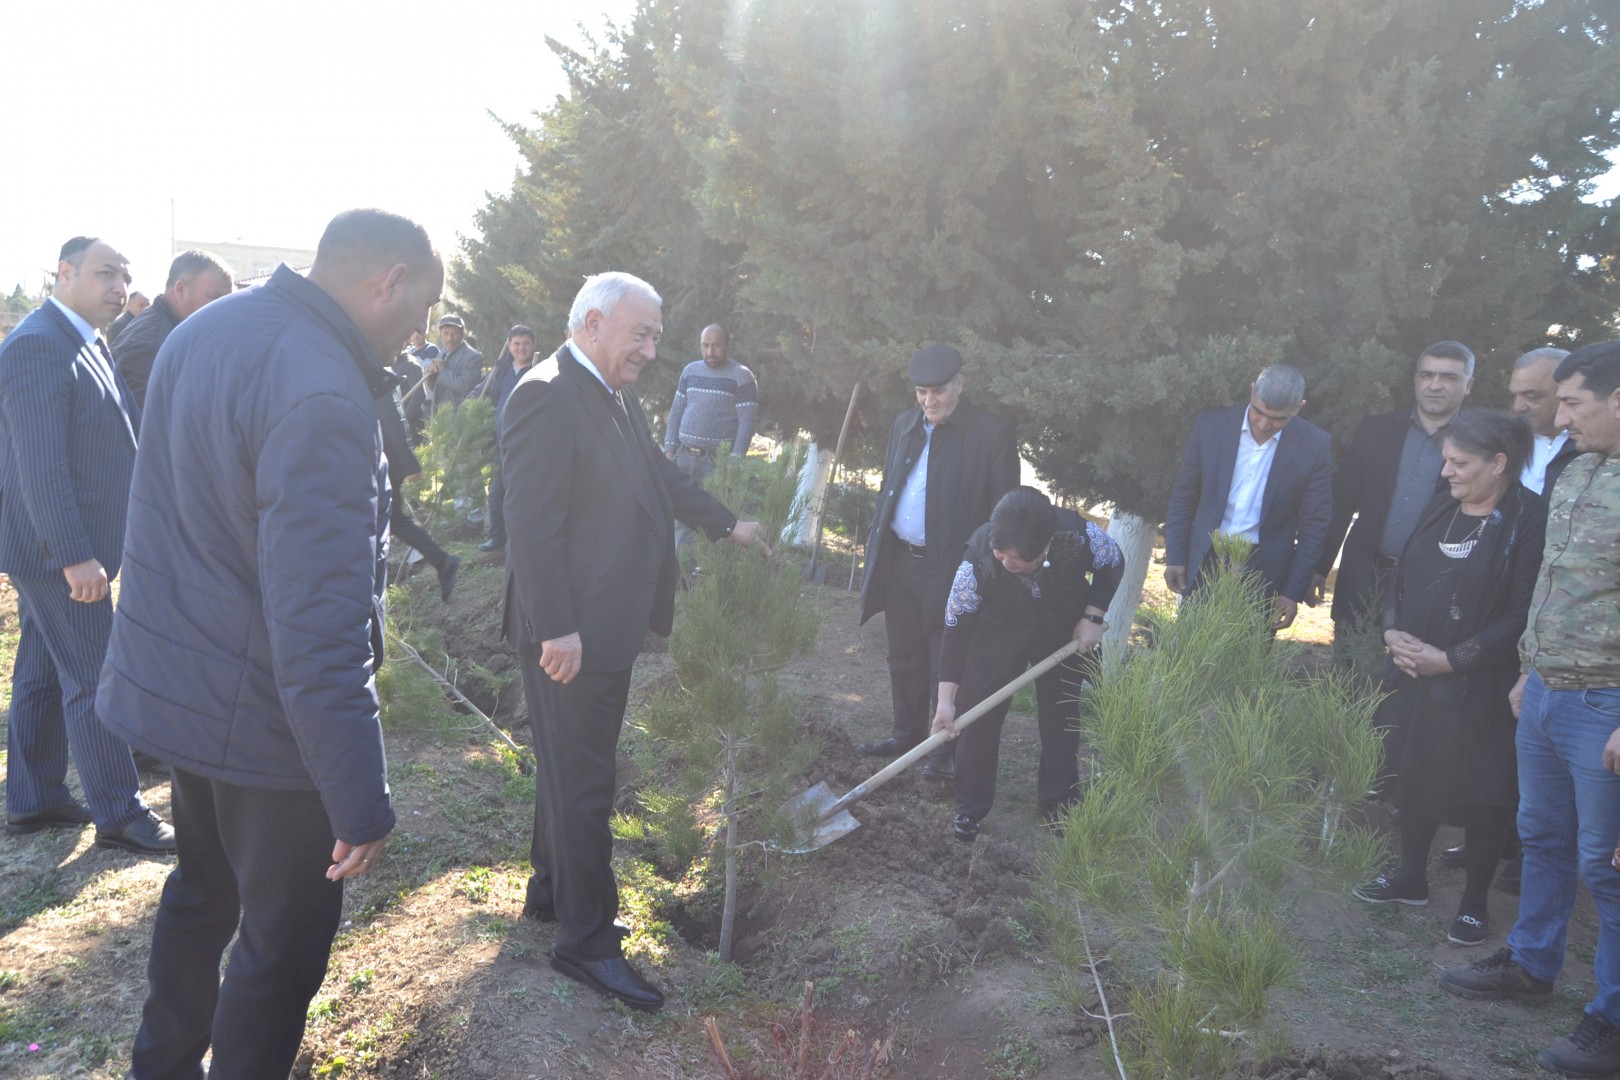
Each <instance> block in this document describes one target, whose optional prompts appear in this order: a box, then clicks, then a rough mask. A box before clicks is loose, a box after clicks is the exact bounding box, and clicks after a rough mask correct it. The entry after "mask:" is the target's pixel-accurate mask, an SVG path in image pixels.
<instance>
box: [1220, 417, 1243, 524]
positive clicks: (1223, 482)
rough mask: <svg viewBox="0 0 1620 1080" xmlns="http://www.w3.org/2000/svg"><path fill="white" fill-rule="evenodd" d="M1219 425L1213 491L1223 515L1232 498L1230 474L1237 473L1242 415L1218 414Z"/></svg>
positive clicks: (1241, 433)
mask: <svg viewBox="0 0 1620 1080" xmlns="http://www.w3.org/2000/svg"><path fill="white" fill-rule="evenodd" d="M1244 407H1245V408H1247V406H1244ZM1220 424H1221V430H1220V431H1219V433H1218V434H1217V436H1216V442H1215V446H1216V449H1217V450H1218V451H1219V452H1218V453H1217V454H1216V455H1215V490H1216V491H1217V492H1219V493H1220V497H1221V506H1222V508H1223V509H1222V511H1221V512H1222V513H1223V514H1224V513H1225V509H1224V508H1225V506H1226V504H1227V503H1228V502H1230V501H1231V498H1232V474H1233V473H1234V472H1236V471H1237V453H1238V440H1240V439H1242V438H1243V437H1244V436H1243V414H1242V413H1234V412H1232V411H1231V410H1227V411H1226V412H1224V413H1221V414H1220ZM1215 524H1216V525H1219V524H1220V518H1216V520H1215Z"/></svg>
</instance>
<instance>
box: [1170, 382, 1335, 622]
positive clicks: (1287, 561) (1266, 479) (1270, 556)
mask: <svg viewBox="0 0 1620 1080" xmlns="http://www.w3.org/2000/svg"><path fill="white" fill-rule="evenodd" d="M1304 404H1305V376H1303V375H1301V374H1300V373H1299V371H1298V370H1296V369H1295V368H1293V367H1290V366H1289V365H1287V364H1272V365H1271V366H1270V367H1268V368H1266V369H1265V370H1264V371H1262V372H1261V373H1260V377H1259V378H1257V379H1255V381H1254V383H1253V385H1252V386H1251V387H1250V388H1249V403H1248V404H1247V405H1233V406H1231V407H1229V408H1225V409H1209V410H1207V411H1205V412H1201V413H1199V414H1198V417H1197V419H1196V420H1194V421H1193V430H1192V434H1191V436H1189V437H1188V439H1187V444H1186V446H1185V447H1183V448H1182V451H1181V467H1180V469H1179V470H1178V471H1177V473H1176V482H1175V486H1174V487H1172V488H1171V490H1170V508H1169V511H1168V512H1167V513H1166V515H1165V522H1164V538H1165V549H1164V563H1165V566H1164V582H1165V584H1166V585H1168V586H1169V587H1170V590H1171V591H1172V592H1176V593H1181V594H1182V595H1188V594H1190V593H1192V592H1194V591H1196V590H1197V588H1198V584H1199V577H1200V574H1201V572H1202V571H1203V570H1204V568H1205V567H1206V566H1207V565H1208V563H1209V562H1210V561H1211V559H1212V558H1213V555H1212V550H1213V541H1212V539H1211V537H1212V536H1213V534H1214V533H1216V532H1222V533H1227V534H1230V535H1232V536H1241V537H1243V538H1244V539H1245V540H1248V541H1249V542H1250V543H1252V544H1253V545H1254V550H1253V552H1252V554H1251V555H1250V556H1249V562H1248V568H1249V569H1250V570H1252V571H1254V572H1255V573H1257V574H1259V575H1260V577H1261V578H1263V579H1264V580H1265V582H1266V584H1267V586H1268V587H1269V588H1270V590H1271V591H1272V593H1273V596H1274V598H1275V602H1276V618H1275V621H1274V622H1273V624H1272V625H1273V628H1274V629H1277V630H1282V629H1286V628H1287V627H1288V626H1290V625H1292V624H1293V621H1294V617H1295V615H1296V614H1298V611H1299V602H1300V601H1301V600H1305V601H1306V602H1307V603H1308V602H1309V599H1310V578H1311V574H1312V572H1313V569H1314V566H1315V562H1316V559H1317V558H1318V557H1319V556H1320V555H1321V553H1322V544H1323V543H1324V541H1325V539H1326V536H1327V527H1328V521H1329V518H1330V517H1331V515H1332V510H1333V497H1332V471H1333V462H1332V446H1331V442H1330V440H1329V438H1328V434H1327V432H1325V431H1323V430H1322V429H1321V428H1319V427H1317V426H1316V425H1315V424H1312V423H1311V422H1310V421H1309V420H1302V419H1300V418H1299V410H1300V408H1301V407H1302V406H1303V405H1304Z"/></svg>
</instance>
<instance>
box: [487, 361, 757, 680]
mask: <svg viewBox="0 0 1620 1080" xmlns="http://www.w3.org/2000/svg"><path fill="white" fill-rule="evenodd" d="M623 397H624V403H625V410H624V412H623V413H620V412H619V407H618V405H616V404H615V403H614V401H613V397H612V395H611V394H609V393H608V390H607V388H606V387H604V386H603V385H602V383H600V382H599V381H597V379H596V376H594V375H592V374H591V373H590V372H589V371H587V370H586V369H585V367H584V366H583V365H582V364H580V363H579V361H577V360H575V359H574V356H573V354H572V352H570V351H569V349H568V346H566V345H564V346H563V347H562V348H561V349H559V350H558V351H557V354H556V356H555V357H554V362H548V363H544V364H535V365H534V366H533V367H531V368H530V369H529V371H528V373H527V374H525V375H524V376H523V378H522V379H520V380H519V381H518V384H517V386H516V387H515V388H514V389H513V390H512V396H511V397H509V398H508V399H507V402H506V410H505V412H504V413H503V416H502V423H501V434H500V454H501V475H502V476H504V477H505V478H506V503H505V505H506V531H507V536H508V539H509V543H508V545H507V555H506V610H505V614H504V616H503V621H502V626H503V629H504V631H505V634H506V637H507V640H509V641H512V642H518V641H520V640H522V639H523V638H524V637H526V638H527V640H528V641H529V642H530V643H531V644H533V645H536V646H538V645H541V644H543V643H544V642H547V641H550V640H552V639H554V638H561V637H566V636H568V635H569V634H572V633H578V634H579V636H580V642H581V652H582V655H581V665H582V669H583V670H585V671H597V672H611V671H625V670H628V669H629V668H630V666H631V664H632V663H634V661H635V658H636V654H637V653H639V652H640V651H641V643H642V640H643V639H644V638H645V637H646V636H647V631H648V630H649V629H651V630H652V631H653V632H654V633H657V634H662V635H668V634H669V632H670V629H671V628H672V627H673V625H674V622H675V584H676V581H677V580H678V579H679V576H680V571H679V567H678V565H677V564H676V561H675V520H676V518H679V519H680V520H681V521H682V522H684V523H686V524H687V525H691V526H693V527H694V528H700V529H702V530H704V531H705V532H706V533H708V534H709V536H710V537H711V538H714V539H719V538H720V537H722V536H724V535H725V534H726V533H727V532H729V531H730V529H731V528H732V526H733V525H735V524H736V521H737V519H736V516H735V515H733V514H732V513H731V512H730V511H729V510H727V509H726V508H725V507H724V506H722V505H721V504H720V503H719V502H718V501H717V500H716V499H715V498H714V497H713V496H712V495H709V494H708V493H707V492H705V491H704V490H703V488H702V487H700V486H699V485H698V484H697V483H695V482H694V481H693V480H692V479H691V478H690V477H688V476H686V475H685V474H684V473H682V472H681V471H680V469H678V468H677V467H676V465H675V463H674V462H673V461H670V460H668V459H667V458H665V457H664V454H663V451H661V450H660V449H659V448H658V447H657V445H656V444H654V442H653V440H652V436H651V434H649V433H648V431H647V420H646V417H645V416H643V415H642V412H641V403H640V402H639V401H637V400H636V397H635V395H634V394H633V393H630V392H629V391H628V390H626V391H624V392H623ZM616 413H618V418H617V420H616V419H615V414H616ZM625 414H628V421H629V426H630V430H631V433H632V438H633V445H632V442H629V441H626V440H625V438H624V437H623V436H622V435H621V434H620V431H619V427H618V425H619V424H622V423H624V422H625V419H626V415H625Z"/></svg>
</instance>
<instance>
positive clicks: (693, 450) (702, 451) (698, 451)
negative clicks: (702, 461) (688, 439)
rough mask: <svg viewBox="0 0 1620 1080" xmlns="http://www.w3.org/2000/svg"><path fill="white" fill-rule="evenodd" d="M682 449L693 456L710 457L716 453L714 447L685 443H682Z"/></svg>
mask: <svg viewBox="0 0 1620 1080" xmlns="http://www.w3.org/2000/svg"><path fill="white" fill-rule="evenodd" d="M681 449H682V450H683V451H685V452H686V453H688V454H691V455H692V456H693V457H709V456H710V455H711V454H713V453H714V449H713V448H712V447H708V446H687V445H686V444H685V443H682V444H681Z"/></svg>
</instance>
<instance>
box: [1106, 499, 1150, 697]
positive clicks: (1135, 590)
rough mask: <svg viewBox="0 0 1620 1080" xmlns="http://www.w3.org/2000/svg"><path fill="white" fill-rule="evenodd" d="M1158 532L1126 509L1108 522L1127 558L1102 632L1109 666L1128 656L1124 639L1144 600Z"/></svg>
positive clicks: (1115, 541) (1126, 637)
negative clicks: (1106, 626)
mask: <svg viewBox="0 0 1620 1080" xmlns="http://www.w3.org/2000/svg"><path fill="white" fill-rule="evenodd" d="M1157 531H1158V530H1156V529H1155V528H1154V527H1153V526H1152V525H1150V524H1148V523H1147V522H1146V521H1144V520H1142V519H1141V518H1139V517H1137V516H1136V515H1135V514H1127V513H1125V512H1124V511H1123V510H1115V511H1114V516H1113V518H1112V519H1110V520H1109V522H1108V535H1109V536H1110V537H1111V538H1112V539H1113V541H1114V543H1116V544H1118V545H1119V550H1120V554H1122V555H1123V556H1124V558H1125V574H1124V576H1123V577H1121V578H1120V582H1119V591H1117V592H1116V593H1114V599H1113V602H1112V603H1110V604H1109V605H1108V632H1107V633H1105V634H1104V635H1103V662H1104V663H1105V664H1107V665H1109V666H1112V665H1114V664H1117V663H1119V662H1120V661H1121V660H1123V659H1124V658H1125V642H1126V641H1127V640H1128V639H1129V638H1130V636H1131V624H1132V623H1133V622H1134V621H1135V620H1136V609H1137V608H1138V607H1139V606H1140V605H1141V603H1142V583H1143V582H1145V581H1147V574H1148V564H1149V563H1150V562H1151V561H1152V556H1153V540H1154V534H1155V533H1156V532H1157Z"/></svg>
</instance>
